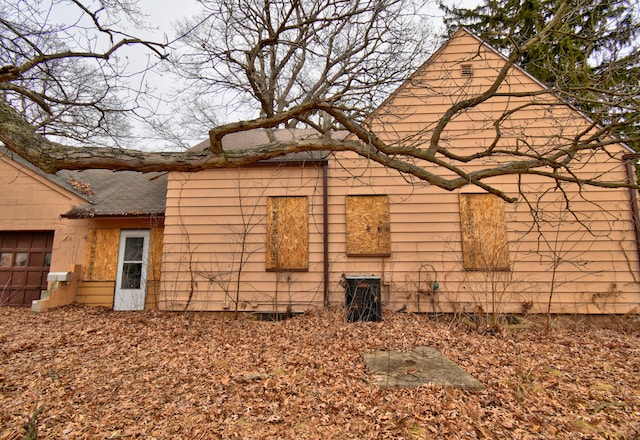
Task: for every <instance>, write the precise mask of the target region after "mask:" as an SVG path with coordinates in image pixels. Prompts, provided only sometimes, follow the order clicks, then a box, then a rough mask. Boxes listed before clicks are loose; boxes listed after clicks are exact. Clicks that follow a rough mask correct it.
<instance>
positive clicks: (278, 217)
mask: <svg viewBox="0 0 640 440" xmlns="http://www.w3.org/2000/svg"><path fill="white" fill-rule="evenodd" d="M266 269H267V270H269V271H304V270H308V269H309V202H308V200H307V198H306V197H269V198H268V199H267V249H266Z"/></svg>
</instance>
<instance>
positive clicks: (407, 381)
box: [364, 346, 485, 391]
mask: <svg viewBox="0 0 640 440" xmlns="http://www.w3.org/2000/svg"><path fill="white" fill-rule="evenodd" d="M364 361H365V364H366V366H367V372H368V373H369V374H370V375H371V376H372V377H373V378H374V380H375V381H376V383H377V384H378V385H380V386H381V387H383V388H393V387H395V388H412V387H417V386H420V385H424V384H432V385H440V386H452V387H455V388H463V389H467V390H476V391H477V390H483V389H484V388H485V386H484V385H483V384H482V383H480V382H479V381H478V380H477V379H475V378H474V377H473V376H471V375H470V374H469V373H467V372H466V371H464V370H463V369H462V368H460V367H459V366H458V365H456V364H455V363H454V362H452V361H451V360H449V359H448V358H447V357H446V356H444V355H443V354H442V353H441V352H440V350H438V349H437V348H433V347H426V346H420V347H415V348H414V349H413V350H412V351H407V352H401V351H384V350H379V351H374V352H370V353H366V354H365V355H364Z"/></svg>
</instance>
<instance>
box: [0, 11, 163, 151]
mask: <svg viewBox="0 0 640 440" xmlns="http://www.w3.org/2000/svg"><path fill="white" fill-rule="evenodd" d="M85 3H87V4H89V2H84V3H83V2H81V1H80V0H71V1H68V2H66V3H65V2H59V1H36V2H33V1H24V0H19V1H15V2H10V1H2V2H0V48H1V50H0V96H1V97H2V100H1V101H0V106H2V110H1V111H2V114H3V117H2V119H3V122H4V123H5V124H6V123H8V122H9V120H12V119H15V120H16V121H17V123H18V124H21V125H22V126H24V127H26V128H25V129H26V130H27V131H29V132H30V135H32V136H37V137H40V136H46V137H47V138H51V137H57V138H63V139H67V140H71V141H72V142H75V143H76V144H83V145H86V144H87V143H93V144H96V143H98V144H105V143H116V142H117V141H118V140H119V139H121V138H122V135H123V134H127V133H128V130H129V123H128V122H127V119H126V117H125V115H126V114H127V113H130V112H135V111H136V110H137V109H139V108H140V106H141V105H142V100H141V97H142V94H143V93H144V89H142V90H141V89H139V88H137V89H135V88H132V87H131V85H130V81H129V80H130V79H131V75H133V74H135V72H132V71H131V69H130V68H129V67H130V66H129V65H128V63H127V62H126V59H123V58H124V57H120V56H119V54H120V53H121V52H122V51H123V50H124V49H125V48H127V47H128V46H132V45H138V46H144V47H146V48H147V49H148V50H149V51H151V53H153V54H154V55H155V56H156V57H157V59H161V58H163V57H164V45H163V44H160V43H154V42H150V41H144V40H141V39H139V38H136V37H133V36H132V35H129V34H128V33H126V32H125V31H124V30H121V29H120V26H119V23H120V22H121V21H124V22H126V23H128V24H129V25H136V26H138V27H142V26H143V24H142V23H141V22H140V21H139V17H140V11H139V10H138V9H137V8H136V1H135V0H102V1H100V2H98V7H97V9H90V8H89V6H87V5H86V4H85ZM145 68H146V66H143V67H142V68H141V70H145ZM9 125H10V126H11V125H12V124H11V123H9ZM3 127H4V129H8V130H11V128H9V127H7V126H6V125H3ZM2 140H3V142H4V143H5V144H6V146H8V147H9V148H11V146H12V143H11V142H10V141H9V140H7V139H2Z"/></svg>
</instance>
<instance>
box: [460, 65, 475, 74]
mask: <svg viewBox="0 0 640 440" xmlns="http://www.w3.org/2000/svg"><path fill="white" fill-rule="evenodd" d="M460 73H461V74H462V76H472V75H473V67H472V66H471V64H463V65H462V66H460Z"/></svg>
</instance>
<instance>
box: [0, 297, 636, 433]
mask: <svg viewBox="0 0 640 440" xmlns="http://www.w3.org/2000/svg"><path fill="white" fill-rule="evenodd" d="M384 318H385V319H384V321H383V322H380V323H362V322H358V323H347V322H346V321H345V319H344V315H343V314H342V313H341V312H340V311H322V312H314V313H311V314H307V315H305V316H300V317H296V318H293V319H289V320H286V321H281V322H257V321H252V320H248V319H242V320H237V321H236V320H233V319H232V318H221V317H219V316H218V317H216V316H213V315H208V314H193V313H173V314H169V313H160V312H152V311H151V312H135V313H122V312H120V313H116V312H111V311H107V310H103V309H91V308H84V307H67V308H62V309H58V310H53V311H49V312H45V313H41V314H33V313H31V312H30V311H29V310H25V309H15V308H1V309H0V439H3V440H4V439H22V438H24V437H26V438H35V435H36V434H37V438H55V439H63V438H69V439H75V438H88V439H89V438H90V439H93V438H126V439H129V438H131V439H133V438H145V439H155V438H157V439H168V438H171V439H175V438H188V439H199V438H202V439H209V438H214V439H215V438H274V439H275V438H283V439H305V438H309V439H323V440H324V439H334V438H335V439H348V438H403V439H405V438H406V439H410V438H465V439H466V438H628V439H632V438H638V437H639V436H640V332H638V330H637V329H636V328H634V327H633V326H632V325H631V324H632V318H624V319H621V318H616V319H615V320H614V324H615V325H613V326H607V327H604V326H602V325H598V326H595V325H593V324H591V323H589V322H587V321H586V320H584V319H576V320H573V321H570V322H568V323H565V325H563V326H562V327H561V328H558V327H556V328H553V329H552V330H551V331H550V332H545V331H543V330H542V329H541V328H540V327H539V326H535V325H534V326H530V327H527V328H520V329H513V328H509V329H505V328H502V329H500V330H498V331H491V332H485V331H484V330H483V329H469V328H468V327H467V326H464V325H460V324H459V321H444V320H442V319H441V320H439V321H438V322H435V321H434V320H433V319H431V318H430V317H426V316H416V315H409V314H400V313H385V315H384ZM610 322H611V321H610ZM423 345H426V346H434V347H437V348H438V349H439V350H440V351H442V353H443V354H444V355H445V356H447V357H448V358H449V359H451V360H453V361H454V362H456V363H457V364H458V365H460V366H461V367H462V368H464V369H465V370H466V371H467V372H469V373H471V374H472V375H473V376H475V377H476V378H477V379H479V380H480V381H481V382H483V383H484V384H485V385H486V386H487V388H486V389H485V390H483V391H475V392H474V391H463V390H459V389H454V388H440V387H434V386H430V385H424V386H420V387H417V388H413V389H383V388H380V387H379V386H378V385H376V384H375V382H374V381H373V380H372V378H371V377H369V376H368V375H367V373H366V370H365V364H364V360H363V356H364V354H365V353H366V352H368V351H371V350H378V349H385V350H390V349H393V350H410V349H411V348H412V347H414V346H423Z"/></svg>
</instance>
